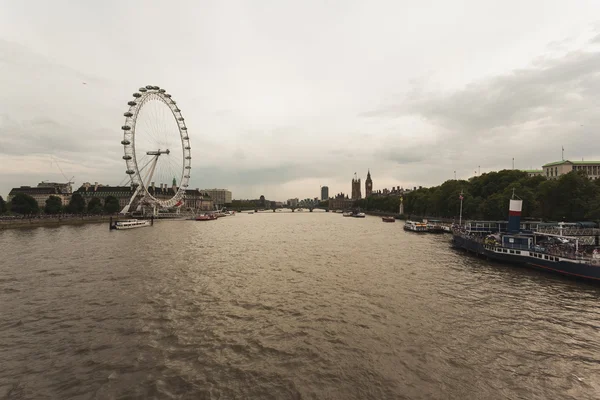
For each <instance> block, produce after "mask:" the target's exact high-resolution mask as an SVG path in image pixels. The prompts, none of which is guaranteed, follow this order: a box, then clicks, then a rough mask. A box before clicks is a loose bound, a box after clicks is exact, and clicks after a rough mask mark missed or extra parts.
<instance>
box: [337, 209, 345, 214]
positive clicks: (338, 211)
mask: <svg viewBox="0 0 600 400" xmlns="http://www.w3.org/2000/svg"><path fill="white" fill-rule="evenodd" d="M343 212H344V211H343V210H335V213H336V214H342V213H343Z"/></svg>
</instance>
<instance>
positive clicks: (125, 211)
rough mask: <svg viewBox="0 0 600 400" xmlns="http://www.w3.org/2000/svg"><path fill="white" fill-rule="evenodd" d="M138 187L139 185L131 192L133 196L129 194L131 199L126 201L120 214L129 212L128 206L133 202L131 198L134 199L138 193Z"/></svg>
mask: <svg viewBox="0 0 600 400" xmlns="http://www.w3.org/2000/svg"><path fill="white" fill-rule="evenodd" d="M140 188H141V186H138V187H137V189H135V192H133V196H131V199H129V203H127V205H126V206H125V207H123V209H122V210H121V214H127V213H128V212H129V207H131V203H133V200H135V198H136V197H137V195H138V194H139V192H140Z"/></svg>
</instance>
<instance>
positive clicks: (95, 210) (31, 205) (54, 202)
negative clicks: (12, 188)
mask: <svg viewBox="0 0 600 400" xmlns="http://www.w3.org/2000/svg"><path fill="white" fill-rule="evenodd" d="M120 209H121V208H120V206H119V200H118V199H117V198H116V197H114V196H107V197H106V199H104V203H103V202H102V200H101V199H100V198H98V197H92V199H91V200H90V201H89V202H88V204H87V205H86V203H85V199H84V198H83V196H81V194H79V193H74V194H73V195H72V196H71V199H70V200H69V204H67V205H66V206H63V204H62V200H61V198H60V197H58V196H50V197H48V199H46V202H45V205H44V207H43V208H42V207H40V205H39V204H38V202H37V200H35V199H34V198H33V197H32V196H30V195H28V194H26V193H17V194H15V195H14V196H13V198H12V199H11V201H9V202H7V201H5V200H4V199H3V198H2V196H0V214H18V215H37V214H41V213H44V214H50V215H54V214H63V213H66V214H83V213H87V214H115V213H117V212H119V210H120Z"/></svg>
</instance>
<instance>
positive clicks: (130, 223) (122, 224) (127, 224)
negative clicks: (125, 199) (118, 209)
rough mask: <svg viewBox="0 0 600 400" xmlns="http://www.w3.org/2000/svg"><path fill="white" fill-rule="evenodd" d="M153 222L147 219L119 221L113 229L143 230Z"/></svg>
mask: <svg viewBox="0 0 600 400" xmlns="http://www.w3.org/2000/svg"><path fill="white" fill-rule="evenodd" d="M150 225H151V222H150V221H149V220H147V219H125V220H122V221H117V222H115V224H114V225H113V226H112V227H111V228H112V229H119V230H121V229H133V228H143V227H144V226H150Z"/></svg>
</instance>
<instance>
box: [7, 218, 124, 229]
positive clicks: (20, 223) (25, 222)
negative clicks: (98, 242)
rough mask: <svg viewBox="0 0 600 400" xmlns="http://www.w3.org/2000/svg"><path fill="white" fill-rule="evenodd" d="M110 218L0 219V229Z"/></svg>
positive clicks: (88, 221)
mask: <svg viewBox="0 0 600 400" xmlns="http://www.w3.org/2000/svg"><path fill="white" fill-rule="evenodd" d="M110 218H111V216H110V215H90V216H72V217H50V218H14V219H4V220H0V230H1V229H13V228H35V227H42V226H58V225H81V224H98V223H108V222H109V221H110ZM112 218H113V220H116V219H117V217H114V216H113V217H112Z"/></svg>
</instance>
